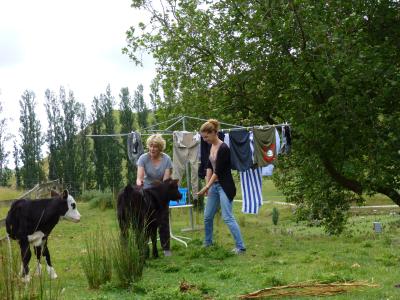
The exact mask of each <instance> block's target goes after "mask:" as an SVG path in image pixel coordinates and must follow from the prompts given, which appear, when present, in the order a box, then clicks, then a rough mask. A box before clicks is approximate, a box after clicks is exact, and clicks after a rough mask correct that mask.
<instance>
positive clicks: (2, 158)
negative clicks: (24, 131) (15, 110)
mask: <svg viewBox="0 0 400 300" xmlns="http://www.w3.org/2000/svg"><path fill="white" fill-rule="evenodd" d="M0 116H3V106H2V104H1V101H0ZM10 138H11V135H10V134H8V133H7V120H6V118H2V117H0V185H3V186H4V185H7V182H8V180H9V179H10V170H9V169H8V168H7V163H8V156H9V155H10V152H9V151H7V150H6V143H7V142H8V141H9V140H10Z"/></svg>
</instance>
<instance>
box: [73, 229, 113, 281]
mask: <svg viewBox="0 0 400 300" xmlns="http://www.w3.org/2000/svg"><path fill="white" fill-rule="evenodd" d="M99 232H102V231H100V230H97V233H95V234H93V235H90V236H89V238H87V239H86V241H85V246H86V249H85V250H86V255H85V256H84V258H83V260H82V263H81V265H82V268H83V271H84V273H85V276H86V279H87V281H88V284H89V287H90V288H91V289H97V288H99V287H100V285H102V284H104V283H106V282H107V281H110V280H111V274H112V264H111V258H110V253H109V251H108V248H107V245H108V238H107V237H106V236H105V235H104V234H103V233H99Z"/></svg>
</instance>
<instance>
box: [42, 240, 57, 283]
mask: <svg viewBox="0 0 400 300" xmlns="http://www.w3.org/2000/svg"><path fill="white" fill-rule="evenodd" d="M43 256H44V257H45V258H46V264H47V267H46V268H47V273H48V274H49V275H50V278H51V279H56V278H57V277H58V276H57V273H56V271H55V270H54V268H53V265H52V264H51V258H50V252H49V248H47V239H46V240H45V241H44V246H43Z"/></svg>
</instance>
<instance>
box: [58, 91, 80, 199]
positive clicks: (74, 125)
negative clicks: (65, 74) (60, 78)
mask: <svg viewBox="0 0 400 300" xmlns="http://www.w3.org/2000/svg"><path fill="white" fill-rule="evenodd" d="M61 90H64V89H63V88H61ZM63 94H65V91H64V92H63ZM60 100H61V105H62V109H63V115H64V117H63V129H64V132H65V141H64V144H63V153H64V157H63V160H64V174H63V178H64V181H65V182H66V183H67V184H68V185H69V189H70V190H71V193H75V194H78V193H79V191H80V183H79V181H78V176H77V175H78V171H77V167H78V166H77V148H78V145H77V144H76V141H75V137H76V134H77V133H78V110H79V108H80V105H79V104H78V103H77V102H76V100H75V97H74V93H73V91H71V90H70V91H69V92H68V97H61V98H60Z"/></svg>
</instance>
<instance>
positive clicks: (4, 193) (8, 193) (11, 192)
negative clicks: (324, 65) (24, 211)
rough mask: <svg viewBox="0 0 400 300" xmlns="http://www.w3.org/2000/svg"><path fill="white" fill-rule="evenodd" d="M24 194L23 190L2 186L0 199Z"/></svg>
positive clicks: (14, 197)
mask: <svg viewBox="0 0 400 300" xmlns="http://www.w3.org/2000/svg"><path fill="white" fill-rule="evenodd" d="M21 194H22V192H21V191H17V190H15V189H12V188H6V187H0V201H1V200H9V199H16V198H18V197H19V196H20V195H21Z"/></svg>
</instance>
